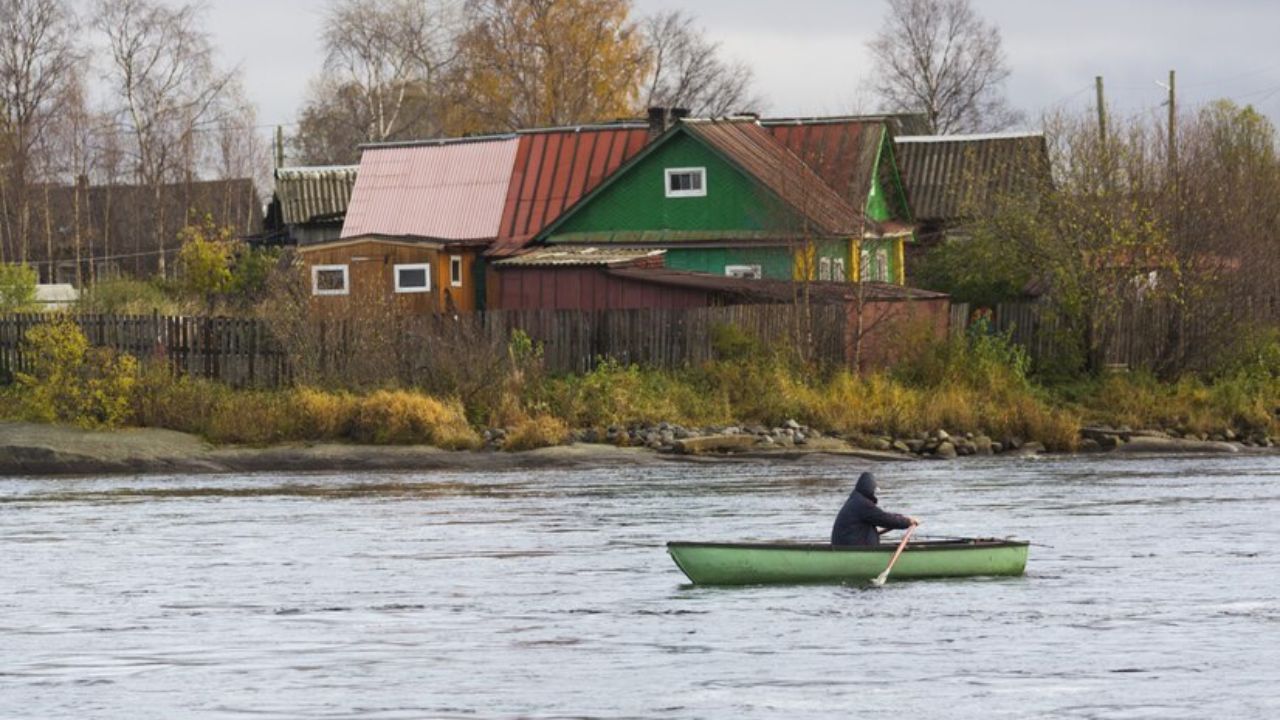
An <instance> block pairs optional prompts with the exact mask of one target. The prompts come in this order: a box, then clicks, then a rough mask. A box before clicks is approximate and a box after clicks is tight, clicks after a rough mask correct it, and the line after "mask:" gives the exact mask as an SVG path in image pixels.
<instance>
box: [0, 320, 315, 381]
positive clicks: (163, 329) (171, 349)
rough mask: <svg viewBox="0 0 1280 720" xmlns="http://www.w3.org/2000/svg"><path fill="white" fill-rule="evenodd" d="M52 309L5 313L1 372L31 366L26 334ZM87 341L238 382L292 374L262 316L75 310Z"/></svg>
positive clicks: (185, 370) (190, 372) (286, 377)
mask: <svg viewBox="0 0 1280 720" xmlns="http://www.w3.org/2000/svg"><path fill="white" fill-rule="evenodd" d="M53 317H56V316H52V315H47V314H24V315H7V316H0V377H4V376H12V374H13V373H15V372H23V371H29V370H30V368H31V358H30V357H29V356H28V354H27V353H26V352H24V349H23V343H22V340H23V338H24V337H25V335H26V333H27V331H28V330H30V329H31V328H33V327H35V326H37V325H40V324H43V323H47V322H49V321H50V320H51V319H52V318H53ZM70 317H71V318H72V319H73V320H74V321H75V322H76V324H77V325H79V326H80V329H81V330H82V331H83V332H84V334H85V337H86V338H87V339H88V341H89V342H90V343H91V344H93V345H95V346H100V347H109V348H112V349H114V350H116V351H118V352H122V353H128V354H129V355H133V356H134V357H136V358H139V359H142V360H147V361H162V362H165V363H167V364H168V365H169V366H170V367H171V368H172V369H173V371H174V372H175V373H178V374H182V375H189V376H192V377H201V378H209V379H214V380H220V381H223V382H226V383H227V384H229V385H233V386H235V387H278V386H280V385H283V384H286V383H288V382H289V379H290V368H289V362H288V358H287V357H286V353H285V352H284V350H283V349H282V348H281V347H280V345H279V343H277V342H275V340H274V338H273V337H272V335H271V334H270V332H269V331H268V330H267V328H266V326H265V324H264V323H263V322H261V321H259V320H252V319H247V318H228V317H189V316H167V315H87V314H86V315H72V316H70Z"/></svg>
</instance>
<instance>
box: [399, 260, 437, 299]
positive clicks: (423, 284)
mask: <svg viewBox="0 0 1280 720" xmlns="http://www.w3.org/2000/svg"><path fill="white" fill-rule="evenodd" d="M396 292H398V293H424V292H431V265H429V264H428V263H416V264H413V265H396Z"/></svg>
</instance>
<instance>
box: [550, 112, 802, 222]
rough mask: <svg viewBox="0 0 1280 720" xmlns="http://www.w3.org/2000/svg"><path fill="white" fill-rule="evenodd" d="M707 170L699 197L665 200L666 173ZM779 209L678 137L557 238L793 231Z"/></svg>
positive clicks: (584, 209) (726, 165)
mask: <svg viewBox="0 0 1280 720" xmlns="http://www.w3.org/2000/svg"><path fill="white" fill-rule="evenodd" d="M689 167H702V168H706V171H707V173H706V178H705V183H706V185H705V187H706V191H707V194H706V195H705V196H704V197H681V198H669V197H667V196H666V182H667V178H666V170H667V168H689ZM794 226H795V225H794V220H793V219H792V218H791V217H790V216H789V214H788V215H787V216H785V217H784V216H782V211H781V210H779V209H778V203H777V202H776V201H774V200H773V198H772V197H771V196H770V195H769V194H768V193H767V191H765V190H763V189H758V188H757V186H756V184H755V183H754V182H753V181H752V180H751V179H750V178H748V177H747V176H745V175H744V174H742V173H741V172H739V171H738V170H737V169H736V168H735V167H733V166H732V165H730V164H729V163H728V162H727V161H725V160H722V159H721V158H720V156H719V155H717V154H715V153H714V152H712V151H711V150H709V149H708V148H707V147H706V146H704V145H703V144H702V143H700V142H698V141H697V140H695V139H694V138H692V137H690V136H688V135H684V134H678V135H675V136H673V137H672V138H670V139H669V140H668V141H667V142H666V143H664V144H663V146H662V147H660V148H657V149H656V150H655V151H654V152H653V153H652V154H651V155H649V156H648V157H645V158H643V159H642V160H640V161H639V162H638V163H637V164H636V165H635V166H633V167H631V168H630V169H629V170H626V171H624V174H623V175H622V176H620V177H618V178H616V179H615V180H614V181H613V182H612V183H611V184H610V185H608V186H607V187H605V188H602V189H601V191H600V193H599V194H598V195H596V196H595V197H594V198H592V199H591V200H589V201H588V202H587V204H586V205H584V206H583V207H581V208H579V209H578V210H577V211H576V212H574V214H573V215H572V216H570V217H568V218H566V219H565V221H564V223H563V224H561V225H560V226H559V227H557V228H556V229H555V231H554V233H555V234H553V235H552V236H551V237H549V238H548V241H549V242H553V243H554V242H556V239H557V236H558V235H561V234H568V233H580V232H607V231H636V230H748V231H760V230H770V229H778V228H785V227H794Z"/></svg>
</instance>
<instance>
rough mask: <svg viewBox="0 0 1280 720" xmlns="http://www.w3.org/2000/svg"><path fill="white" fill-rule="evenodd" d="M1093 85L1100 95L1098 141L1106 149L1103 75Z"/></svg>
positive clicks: (1105, 105)
mask: <svg viewBox="0 0 1280 720" xmlns="http://www.w3.org/2000/svg"><path fill="white" fill-rule="evenodd" d="M1093 85H1094V88H1095V89H1096V90H1097V93H1098V140H1099V141H1100V142H1101V143H1102V147H1103V148H1104V149H1105V148H1106V147H1107V103H1106V101H1105V100H1103V97H1102V76H1101V75H1098V76H1096V77H1094V78H1093Z"/></svg>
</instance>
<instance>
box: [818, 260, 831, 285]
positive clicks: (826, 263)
mask: <svg viewBox="0 0 1280 720" xmlns="http://www.w3.org/2000/svg"><path fill="white" fill-rule="evenodd" d="M818 279H819V280H830V279H831V258H819V259H818Z"/></svg>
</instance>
